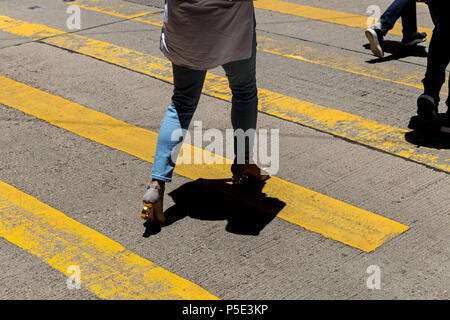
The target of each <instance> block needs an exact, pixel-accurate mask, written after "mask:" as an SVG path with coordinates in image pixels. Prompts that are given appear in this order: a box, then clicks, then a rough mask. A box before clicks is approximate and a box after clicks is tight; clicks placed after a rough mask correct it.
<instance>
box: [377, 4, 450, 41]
mask: <svg viewBox="0 0 450 320" xmlns="http://www.w3.org/2000/svg"><path fill="white" fill-rule="evenodd" d="M445 1H448V0H445ZM416 13H417V12H416V0H395V1H394V2H393V3H392V4H391V5H390V6H389V8H387V9H386V11H385V12H384V13H383V15H382V16H381V18H380V22H381V24H382V25H383V26H384V27H385V28H386V29H387V30H391V29H392V28H393V27H394V25H395V22H396V21H397V20H398V18H400V17H402V25H403V35H407V34H410V33H415V32H417V15H416Z"/></svg>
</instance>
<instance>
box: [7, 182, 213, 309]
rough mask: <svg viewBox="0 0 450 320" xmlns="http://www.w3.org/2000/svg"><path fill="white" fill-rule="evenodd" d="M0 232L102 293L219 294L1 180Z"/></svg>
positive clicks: (194, 296) (206, 296)
mask: <svg viewBox="0 0 450 320" xmlns="http://www.w3.org/2000/svg"><path fill="white" fill-rule="evenodd" d="M0 236H1V237H3V238H5V239H6V240H8V241H9V242H11V243H13V244H15V245H16V246H18V247H20V248H22V249H24V250H26V251H28V252H30V253H31V254H33V255H35V256H37V257H38V258H40V259H41V260H42V261H44V262H46V263H47V264H49V265H50V266H51V267H53V268H54V269H56V270H59V271H61V272H62V273H64V274H66V275H67V276H69V274H67V272H68V271H67V269H68V267H70V266H77V267H79V268H80V271H81V274H80V276H81V279H80V280H81V286H82V287H83V288H85V289H87V290H89V291H91V292H93V293H94V294H96V295H97V296H98V297H99V298H101V299H114V300H124V299H145V300H172V299H176V300H216V299H218V298H217V297H215V296H214V295H212V294H211V293H209V292H207V291H206V290H204V289H203V288H201V287H200V286H198V285H196V284H194V283H192V282H190V281H188V280H185V279H183V278H181V277H179V276H177V275H175V274H173V273H171V272H169V271H167V270H164V269H163V268H161V267H159V266H157V265H155V264H154V263H152V262H151V261H149V260H146V259H144V258H142V257H140V256H138V255H136V254H134V253H133V252H131V251H129V250H127V249H126V248H124V247H123V246H122V245H120V244H119V243H117V242H115V241H113V240H111V239H109V238H107V237H106V236H104V235H102V234H100V233H99V232H97V231H95V230H93V229H90V228H88V227H86V226H84V225H82V224H80V223H78V222H77V221H75V220H73V219H71V218H69V217H67V216H66V215H64V214H63V213H62V212H60V211H58V210H56V209H54V208H52V207H50V206H48V205H46V204H44V203H42V202H40V201H39V200H37V199H36V198H34V197H32V196H30V195H27V194H25V193H23V192H22V191H20V190H18V189H16V188H14V187H12V186H10V185H8V184H6V183H4V182H2V181H0Z"/></svg>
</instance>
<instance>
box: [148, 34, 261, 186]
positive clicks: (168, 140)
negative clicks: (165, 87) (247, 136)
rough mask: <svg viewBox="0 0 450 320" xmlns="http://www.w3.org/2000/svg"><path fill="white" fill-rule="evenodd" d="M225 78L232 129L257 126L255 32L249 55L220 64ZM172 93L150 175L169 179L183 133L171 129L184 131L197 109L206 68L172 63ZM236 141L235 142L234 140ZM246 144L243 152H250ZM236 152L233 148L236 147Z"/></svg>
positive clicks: (159, 178)
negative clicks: (228, 94)
mask: <svg viewBox="0 0 450 320" xmlns="http://www.w3.org/2000/svg"><path fill="white" fill-rule="evenodd" d="M222 67H223V69H224V70H225V73H226V75H227V77H228V82H229V85H230V89H231V92H232V101H231V102H232V105H231V123H232V125H233V129H234V130H237V129H242V130H244V132H245V131H247V130H248V129H253V130H255V129H256V120H257V115H258V92H257V87H256V34H254V36H253V50H252V56H251V57H250V58H249V59H246V60H240V61H233V62H230V63H227V64H225V65H223V66H222ZM172 68H173V79H174V93H173V96H172V104H171V105H170V106H169V109H168V110H167V113H166V115H165V117H164V119H163V121H162V124H161V127H160V129H159V134H158V142H157V145H156V152H155V160H154V163H153V167H152V173H151V178H152V179H156V180H161V181H171V180H172V174H173V170H174V168H175V163H174V161H175V159H176V157H175V156H172V153H173V152H174V150H175V148H176V147H177V145H178V144H179V143H180V142H182V141H183V135H182V134H180V135H177V136H176V137H175V138H174V137H172V133H173V132H181V130H187V129H188V127H189V124H190V122H191V119H192V117H193V116H194V112H195V109H196V108H197V105H198V102H199V99H200V95H201V93H202V88H203V84H204V82H205V77H206V70H192V69H189V68H186V67H180V66H177V65H174V64H172ZM235 144H236V141H235ZM249 148H250V147H249V146H248V145H246V148H245V149H246V150H245V152H246V154H249V153H250V151H249ZM235 153H236V147H235Z"/></svg>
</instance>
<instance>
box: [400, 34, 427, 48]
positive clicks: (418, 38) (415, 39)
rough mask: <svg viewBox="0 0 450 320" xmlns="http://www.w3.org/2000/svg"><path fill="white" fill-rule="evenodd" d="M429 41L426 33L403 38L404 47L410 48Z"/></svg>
mask: <svg viewBox="0 0 450 320" xmlns="http://www.w3.org/2000/svg"><path fill="white" fill-rule="evenodd" d="M426 40H427V34H426V33H425V32H416V33H414V34H412V35H408V36H403V39H402V45H404V46H406V47H409V46H413V45H415V44H418V43H421V42H424V41H426Z"/></svg>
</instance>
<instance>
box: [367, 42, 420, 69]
mask: <svg viewBox="0 0 450 320" xmlns="http://www.w3.org/2000/svg"><path fill="white" fill-rule="evenodd" d="M363 47H364V48H365V49H369V50H370V44H368V43H367V44H365V45H363ZM381 47H382V48H383V51H384V52H385V54H386V53H388V54H390V55H388V56H385V57H384V58H374V59H371V60H368V61H366V62H367V63H370V64H375V63H381V62H387V61H392V60H398V59H402V58H406V57H421V58H424V57H426V56H427V55H428V53H427V50H426V48H425V47H424V46H422V45H413V46H404V45H403V44H402V43H401V42H398V41H392V40H385V41H383V43H382V45H381Z"/></svg>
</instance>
